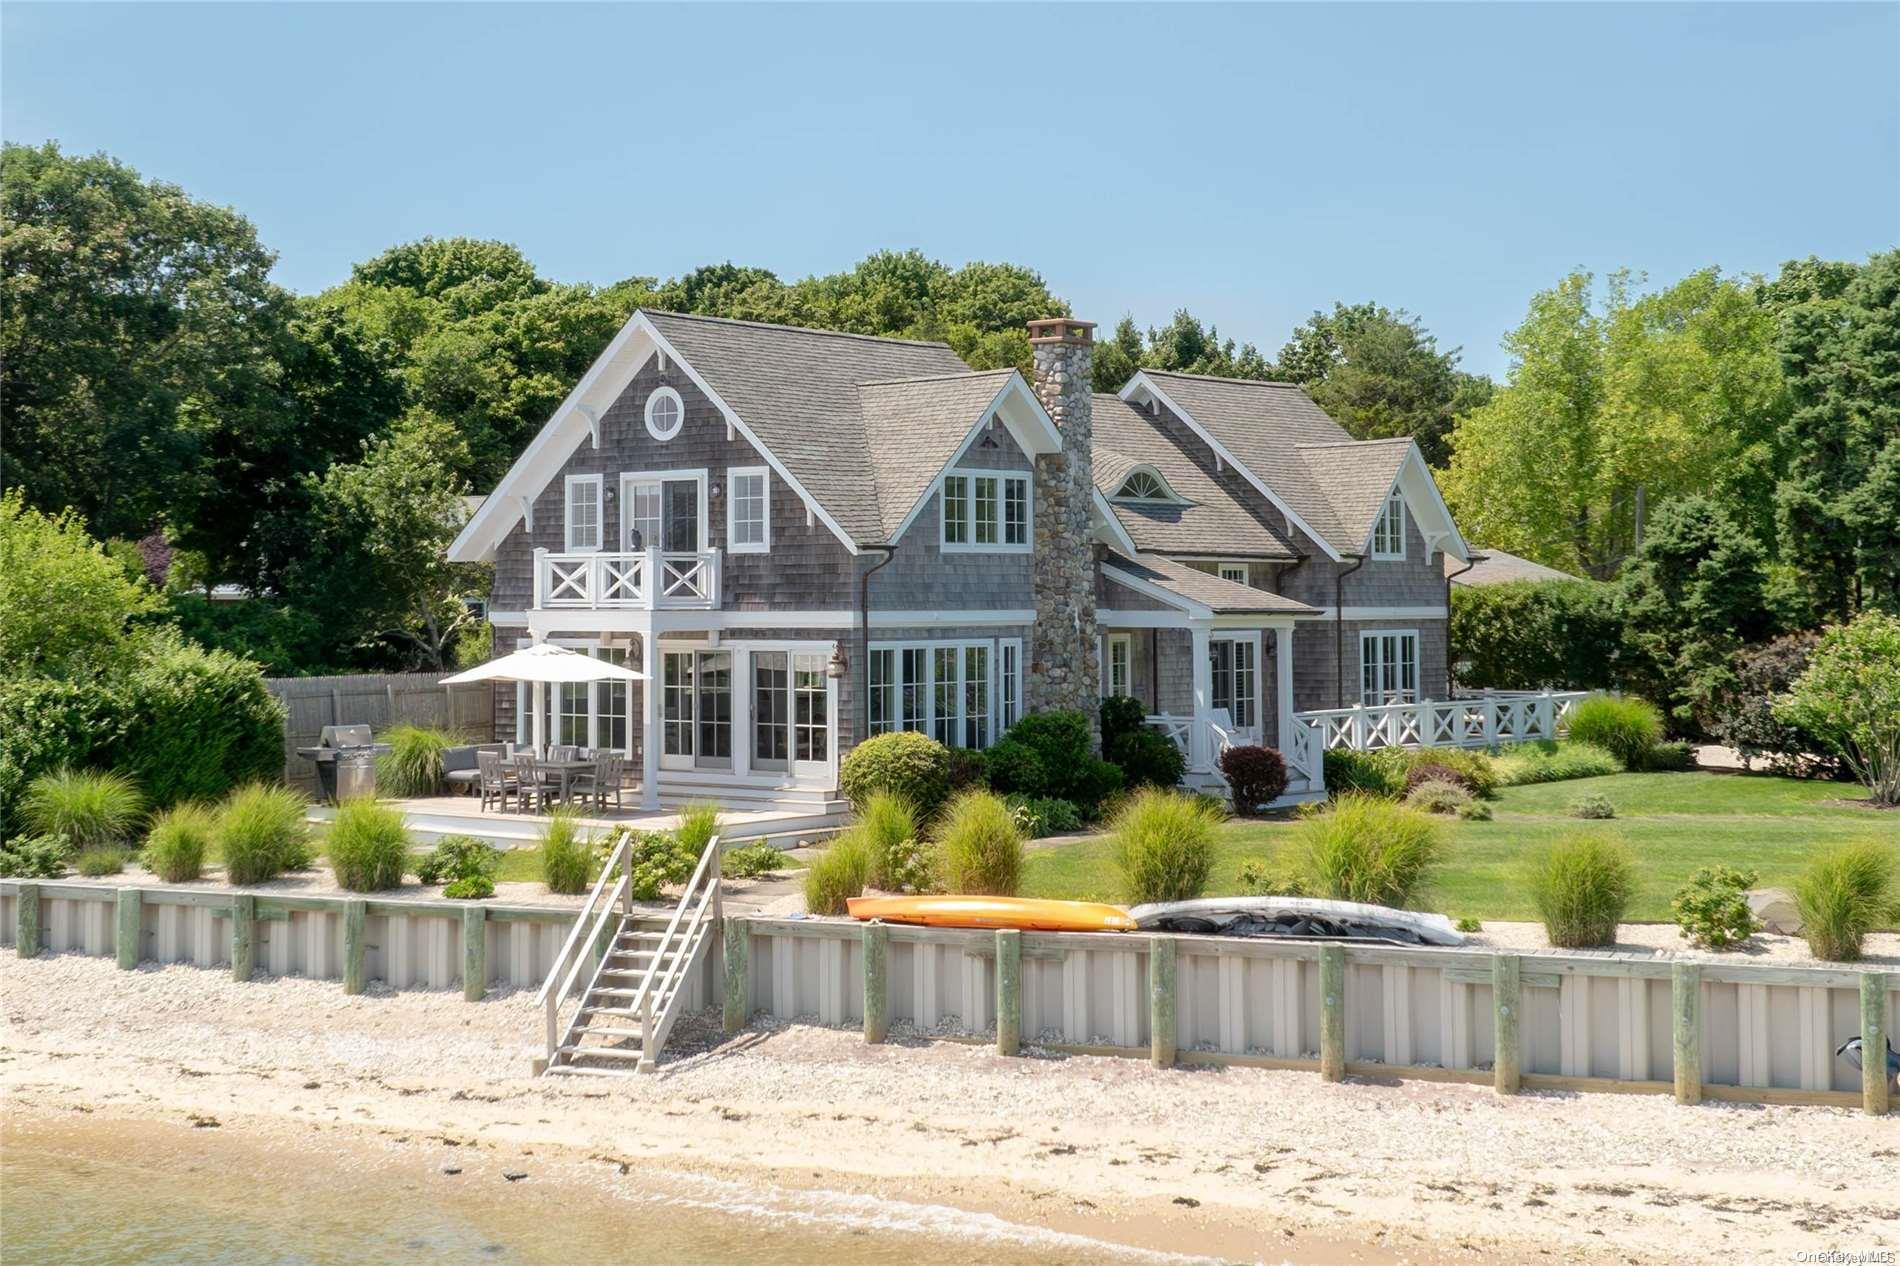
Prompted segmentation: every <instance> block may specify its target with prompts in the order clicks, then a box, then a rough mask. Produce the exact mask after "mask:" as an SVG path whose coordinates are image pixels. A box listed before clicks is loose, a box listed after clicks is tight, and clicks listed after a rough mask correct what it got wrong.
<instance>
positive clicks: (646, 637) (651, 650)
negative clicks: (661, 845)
mask: <svg viewBox="0 0 1900 1266" xmlns="http://www.w3.org/2000/svg"><path fill="white" fill-rule="evenodd" d="M640 671H641V672H643V673H645V674H646V678H647V679H646V681H645V682H644V683H643V684H642V686H641V689H640V701H641V703H642V704H643V705H644V711H645V712H646V729H645V737H644V738H642V740H641V742H640V807H641V808H642V809H657V808H659V807H660V639H659V635H658V634H657V633H655V631H654V630H653V629H652V628H648V629H647V630H646V631H644V632H643V633H641V634H640Z"/></svg>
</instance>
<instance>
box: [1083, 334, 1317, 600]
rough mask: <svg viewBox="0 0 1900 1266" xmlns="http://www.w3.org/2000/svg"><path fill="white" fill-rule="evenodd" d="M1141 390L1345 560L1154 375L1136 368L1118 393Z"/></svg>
mask: <svg viewBox="0 0 1900 1266" xmlns="http://www.w3.org/2000/svg"><path fill="white" fill-rule="evenodd" d="M1142 391H1146V392H1148V393H1149V394H1150V395H1152V396H1153V397H1154V398H1155V399H1157V400H1159V401H1160V402H1161V403H1162V404H1164V405H1166V406H1167V407H1168V410H1169V412H1171V413H1173V414H1174V415H1175V416H1176V417H1178V418H1180V419H1181V420H1182V421H1183V422H1185V423H1187V427H1188V429H1189V430H1190V431H1193V432H1194V433H1195V434H1196V435H1198V436H1200V437H1201V439H1202V440H1203V441H1204V442H1205V443H1206V444H1207V446H1208V447H1209V448H1211V449H1213V450H1214V456H1215V458H1216V459H1217V460H1219V461H1223V462H1227V463H1230V464H1232V466H1233V468H1234V469H1235V470H1237V471H1239V472H1240V473H1241V475H1242V476H1243V477H1245V479H1246V480H1247V482H1248V483H1250V484H1252V485H1253V486H1254V487H1255V488H1257V489H1259V490H1260V495H1261V496H1263V497H1265V498H1266V499H1267V500H1268V501H1271V502H1272V503H1273V504H1274V507H1275V508H1276V509H1278V510H1279V511H1280V513H1281V514H1284V515H1285V516H1286V519H1287V522H1288V523H1291V524H1292V525H1293V526H1294V527H1297V528H1298V529H1300V531H1302V532H1304V533H1305V534H1306V535H1307V537H1308V538H1309V539H1310V540H1311V541H1312V542H1313V543H1314V544H1315V545H1317V546H1319V547H1320V549H1321V550H1322V551H1324V552H1325V554H1326V557H1328V558H1330V559H1332V560H1333V561H1334V562H1336V563H1337V562H1344V561H1345V557H1344V555H1342V554H1340V552H1339V551H1338V550H1335V549H1334V548H1333V547H1332V543H1331V542H1329V541H1328V540H1327V539H1326V538H1325V537H1324V536H1322V535H1320V534H1319V533H1318V532H1315V531H1314V530H1313V527H1312V525H1311V524H1309V523H1308V522H1307V521H1306V520H1305V519H1302V518H1301V517H1300V516H1299V515H1298V514H1296V513H1295V512H1294V510H1293V507H1292V506H1290V505H1288V504H1287V503H1286V502H1284V501H1282V500H1281V499H1280V497H1279V494H1277V493H1275V492H1274V491H1273V489H1271V488H1269V487H1267V482H1266V480H1264V479H1262V478H1260V476H1258V475H1256V474H1254V473H1253V471H1252V470H1250V469H1249V468H1248V467H1247V464H1246V463H1245V462H1243V461H1241V460H1240V459H1239V458H1238V457H1235V456H1234V455H1233V454H1232V453H1231V452H1229V451H1228V450H1227V446H1226V445H1224V444H1222V443H1221V442H1220V441H1219V440H1217V439H1215V438H1214V434H1213V432H1211V431H1209V430H1208V429H1207V428H1206V427H1204V426H1202V425H1201V424H1200V423H1199V422H1196V421H1195V420H1194V415H1193V414H1191V413H1189V412H1188V411H1187V410H1186V409H1183V408H1182V407H1181V406H1180V405H1178V404H1176V403H1175V402H1174V401H1173V400H1172V399H1171V398H1170V397H1169V396H1168V393H1167V392H1165V391H1163V390H1162V389H1161V388H1160V387H1159V386H1158V385H1157V384H1156V383H1155V381H1154V380H1153V379H1152V378H1150V377H1148V375H1147V372H1146V371H1144V370H1137V371H1136V372H1135V376H1134V377H1133V378H1130V379H1129V380H1128V383H1127V385H1126V386H1124V387H1123V388H1122V389H1121V390H1120V391H1119V392H1117V393H1116V394H1117V395H1118V396H1120V397H1121V398H1122V399H1123V400H1131V399H1132V398H1133V397H1134V396H1135V395H1137V394H1138V393H1140V392H1142Z"/></svg>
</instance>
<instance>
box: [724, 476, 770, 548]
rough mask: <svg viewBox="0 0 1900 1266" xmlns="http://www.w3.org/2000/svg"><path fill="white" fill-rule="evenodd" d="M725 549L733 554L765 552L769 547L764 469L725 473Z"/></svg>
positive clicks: (768, 513) (768, 505) (767, 478)
mask: <svg viewBox="0 0 1900 1266" xmlns="http://www.w3.org/2000/svg"><path fill="white" fill-rule="evenodd" d="M727 475H728V479H729V481H730V487H729V488H728V489H727V493H726V496H727V501H726V514H727V520H726V529H727V531H726V534H727V538H728V540H727V546H728V548H730V549H731V550H732V551H733V552H734V553H752V552H764V551H765V550H767V549H769V548H770V547H771V544H772V536H771V533H772V528H771V507H770V504H769V501H768V495H769V494H768V492H767V488H768V486H769V483H770V479H769V475H768V472H767V470H766V468H765V467H763V466H759V467H750V468H746V469H742V470H732V471H729V472H727Z"/></svg>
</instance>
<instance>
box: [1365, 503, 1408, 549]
mask: <svg viewBox="0 0 1900 1266" xmlns="http://www.w3.org/2000/svg"><path fill="white" fill-rule="evenodd" d="M1395 542H1396V544H1395ZM1372 556H1373V558H1375V559H1377V560H1379V561H1380V562H1403V561H1404V560H1405V494H1404V493H1402V492H1399V491H1398V490H1396V489H1394V490H1393V492H1392V494H1391V495H1390V496H1388V497H1387V498H1386V499H1385V506H1384V508H1383V509H1381V510H1380V511H1379V519H1378V522H1376V523H1374V524H1373V525H1372Z"/></svg>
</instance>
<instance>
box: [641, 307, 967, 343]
mask: <svg viewBox="0 0 1900 1266" xmlns="http://www.w3.org/2000/svg"><path fill="white" fill-rule="evenodd" d="M635 310H636V311H639V312H644V313H646V314H647V315H648V316H663V317H672V318H674V319H675V320H679V321H706V322H710V323H712V324H716V325H743V326H747V327H749V328H751V329H755V330H790V331H792V332H793V333H795V334H822V335H825V336H827V337H829V338H851V339H857V340H858V341H860V342H864V343H899V344H902V345H904V346H906V347H942V348H949V347H950V344H948V343H946V342H944V341H943V340H942V339H917V338H892V337H891V336H890V335H888V334H858V333H856V332H854V331H852V330H821V329H819V328H818V327H817V326H815V325H791V324H788V323H786V322H783V321H746V320H742V319H740V318H739V317H719V316H706V315H704V314H703V313H698V312H672V311H668V310H667V309H665V308H638V309H635Z"/></svg>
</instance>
